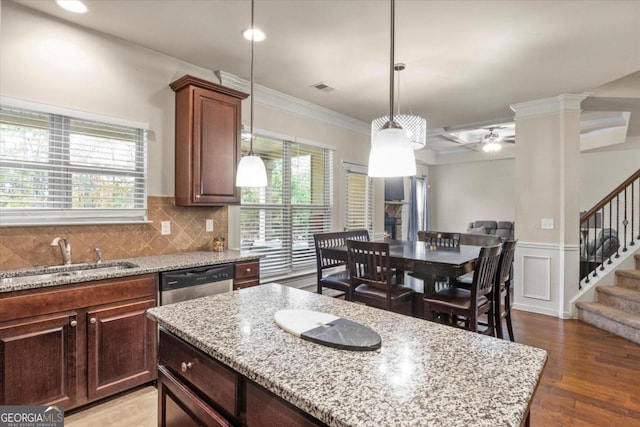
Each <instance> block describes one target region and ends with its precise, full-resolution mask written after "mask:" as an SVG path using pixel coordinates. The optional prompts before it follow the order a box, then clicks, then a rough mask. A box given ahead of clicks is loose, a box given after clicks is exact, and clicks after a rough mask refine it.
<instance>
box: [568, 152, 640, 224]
mask: <svg viewBox="0 0 640 427" xmlns="http://www.w3.org/2000/svg"><path fill="white" fill-rule="evenodd" d="M580 162H581V163H580V173H581V177H580V178H581V179H580V183H581V186H580V210H582V211H585V210H588V209H591V207H593V206H594V205H595V204H596V203H598V202H599V201H600V200H602V199H603V198H604V197H605V196H606V195H608V194H609V193H610V192H611V190H613V189H614V188H615V187H617V186H618V185H619V184H621V183H622V182H623V181H624V180H625V179H627V178H629V177H630V176H631V175H633V174H634V173H635V172H636V171H637V170H638V169H640V149H629V150H611V151H602V152H592V153H582V154H581V155H580Z"/></svg>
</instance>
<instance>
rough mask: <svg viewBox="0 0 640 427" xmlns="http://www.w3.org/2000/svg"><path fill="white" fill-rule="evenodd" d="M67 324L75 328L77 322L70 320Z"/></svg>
mask: <svg viewBox="0 0 640 427" xmlns="http://www.w3.org/2000/svg"><path fill="white" fill-rule="evenodd" d="M69 324H70V325H71V327H72V328H75V327H76V325H77V324H78V322H76V321H75V320H72V321H71V323H69Z"/></svg>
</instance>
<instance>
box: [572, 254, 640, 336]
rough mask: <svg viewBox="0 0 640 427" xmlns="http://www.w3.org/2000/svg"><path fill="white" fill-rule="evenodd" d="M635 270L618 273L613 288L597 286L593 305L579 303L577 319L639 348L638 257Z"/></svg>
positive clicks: (639, 279) (636, 256) (639, 274)
mask: <svg viewBox="0 0 640 427" xmlns="http://www.w3.org/2000/svg"><path fill="white" fill-rule="evenodd" d="M634 257H635V260H636V269H635V270H617V271H616V273H615V274H616V285H615V286H603V285H599V286H596V292H597V294H596V301H595V302H578V303H576V307H577V308H578V318H579V319H580V320H582V321H583V322H586V323H589V324H591V325H593V326H595V327H597V328H600V329H604V330H606V331H609V332H611V333H614V334H616V335H619V336H621V337H623V338H626V339H628V340H630V341H633V342H635V343H637V344H640V253H636V254H635V255H634Z"/></svg>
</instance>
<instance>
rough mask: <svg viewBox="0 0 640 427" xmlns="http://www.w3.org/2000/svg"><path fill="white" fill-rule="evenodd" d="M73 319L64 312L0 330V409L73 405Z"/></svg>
mask: <svg viewBox="0 0 640 427" xmlns="http://www.w3.org/2000/svg"><path fill="white" fill-rule="evenodd" d="M76 319H77V315H76V313H74V312H67V313H58V314H55V315H50V316H40V317H38V318H34V319H28V320H24V321H21V322H11V323H7V322H5V324H4V325H5V326H1V327H0V372H1V375H2V381H0V393H1V395H0V404H1V405H26V404H29V405H45V404H46V405H64V406H65V407H72V406H74V405H75V403H76V395H77V393H76V354H77V352H78V341H77V339H76V330H77V329H78V328H77V324H78V322H77V320H76Z"/></svg>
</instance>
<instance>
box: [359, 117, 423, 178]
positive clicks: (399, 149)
mask: <svg viewBox="0 0 640 427" xmlns="http://www.w3.org/2000/svg"><path fill="white" fill-rule="evenodd" d="M415 174H416V158H415V154H414V153H413V147H412V146H411V143H410V142H409V138H407V134H406V133H405V131H404V129H402V128H387V129H382V130H381V131H380V132H378V133H377V134H376V136H375V137H374V139H373V146H372V147H371V151H370V152H369V176H371V177H394V176H413V175H415Z"/></svg>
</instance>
